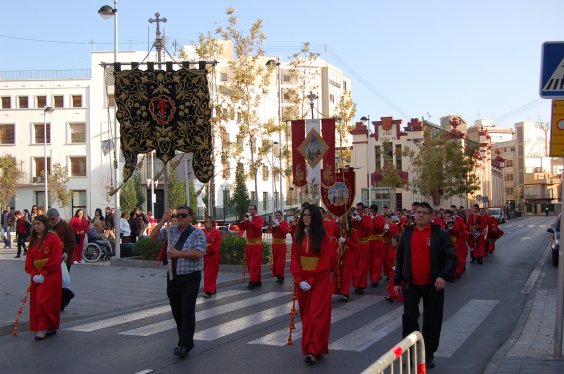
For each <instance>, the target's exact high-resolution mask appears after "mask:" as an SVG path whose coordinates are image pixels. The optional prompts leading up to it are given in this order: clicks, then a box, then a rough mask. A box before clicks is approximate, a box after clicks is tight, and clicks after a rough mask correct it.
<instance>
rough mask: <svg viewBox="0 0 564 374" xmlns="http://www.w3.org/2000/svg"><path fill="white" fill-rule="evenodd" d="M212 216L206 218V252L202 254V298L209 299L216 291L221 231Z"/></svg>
mask: <svg viewBox="0 0 564 374" xmlns="http://www.w3.org/2000/svg"><path fill="white" fill-rule="evenodd" d="M216 226H217V224H216V222H215V220H214V219H213V218H212V217H208V218H206V224H205V233H206V238H207V242H206V254H205V255H204V296H203V297H204V299H209V298H210V297H211V296H212V295H215V293H216V292H217V286H216V281H217V273H218V272H219V257H220V256H219V249H220V248H221V233H220V232H219V230H218V229H217V227H216Z"/></svg>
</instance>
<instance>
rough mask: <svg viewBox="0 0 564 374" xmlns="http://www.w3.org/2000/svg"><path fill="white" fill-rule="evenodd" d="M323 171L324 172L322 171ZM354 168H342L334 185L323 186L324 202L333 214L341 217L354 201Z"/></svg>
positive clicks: (322, 195) (322, 196)
mask: <svg viewBox="0 0 564 374" xmlns="http://www.w3.org/2000/svg"><path fill="white" fill-rule="evenodd" d="M322 173H323V172H322ZM354 178H355V177H354V169H353V168H346V169H345V171H343V170H342V169H340V170H339V172H338V173H337V175H336V182H335V184H334V185H333V186H330V187H325V186H322V188H321V199H322V200H323V204H324V205H325V207H326V208H327V210H328V211H330V212H331V213H332V214H333V215H335V216H337V217H340V216H342V215H344V214H346V212H347V211H349V209H350V208H351V207H352V205H353V202H354V187H355V184H354Z"/></svg>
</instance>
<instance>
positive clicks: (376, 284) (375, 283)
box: [370, 281, 379, 288]
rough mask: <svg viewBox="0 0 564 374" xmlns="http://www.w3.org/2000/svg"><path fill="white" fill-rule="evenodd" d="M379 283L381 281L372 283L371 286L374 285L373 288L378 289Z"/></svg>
mask: <svg viewBox="0 0 564 374" xmlns="http://www.w3.org/2000/svg"><path fill="white" fill-rule="evenodd" d="M378 283H379V281H376V282H372V283H370V284H371V285H372V287H374V288H376V287H378Z"/></svg>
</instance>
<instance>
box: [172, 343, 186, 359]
mask: <svg viewBox="0 0 564 374" xmlns="http://www.w3.org/2000/svg"><path fill="white" fill-rule="evenodd" d="M173 354H174V355H175V356H178V357H179V358H182V359H185V358H186V357H188V350H187V349H186V347H182V346H178V347H176V348H174V352H173Z"/></svg>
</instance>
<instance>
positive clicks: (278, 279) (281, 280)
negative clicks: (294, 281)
mask: <svg viewBox="0 0 564 374" xmlns="http://www.w3.org/2000/svg"><path fill="white" fill-rule="evenodd" d="M276 283H278V284H282V283H284V277H277V279H276Z"/></svg>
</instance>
